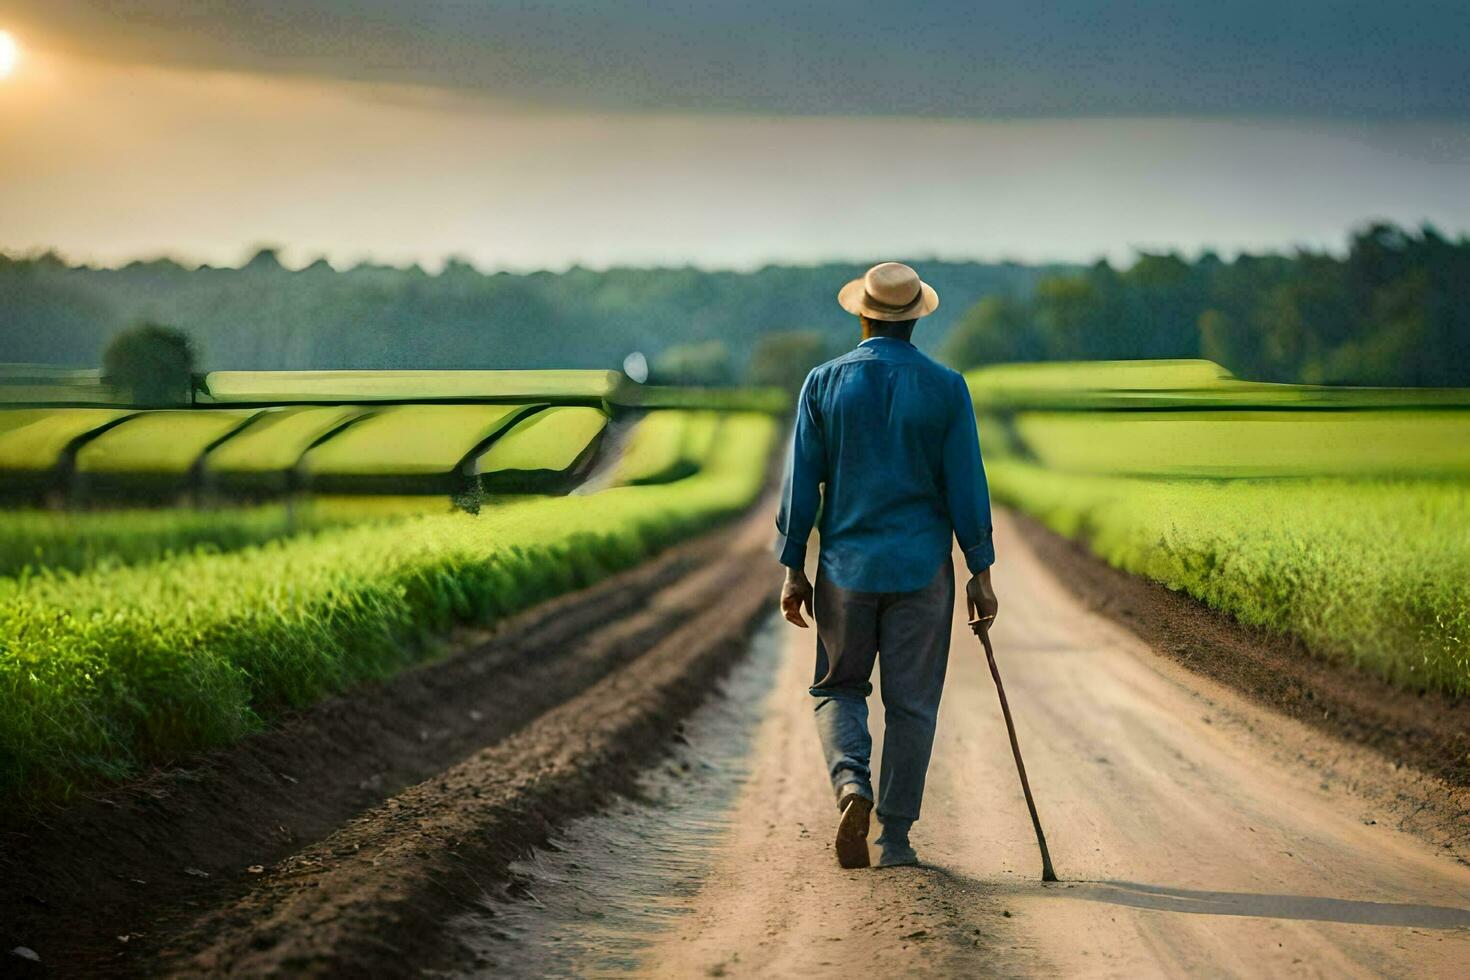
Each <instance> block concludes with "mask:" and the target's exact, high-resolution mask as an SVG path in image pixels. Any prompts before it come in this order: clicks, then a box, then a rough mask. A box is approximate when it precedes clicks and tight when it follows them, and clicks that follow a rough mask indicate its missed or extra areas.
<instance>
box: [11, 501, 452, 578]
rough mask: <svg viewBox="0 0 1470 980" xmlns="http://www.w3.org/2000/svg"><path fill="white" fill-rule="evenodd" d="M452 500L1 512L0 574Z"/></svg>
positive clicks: (236, 539)
mask: <svg viewBox="0 0 1470 980" xmlns="http://www.w3.org/2000/svg"><path fill="white" fill-rule="evenodd" d="M450 510H451V507H450V504H449V499H448V498H447V497H442V496H441V497H434V496H414V497H407V496H397V497H393V496H371V497H310V498H304V499H301V500H297V501H292V502H290V503H269V504H257V505H252V506H245V507H217V508H201V509H195V508H188V507H164V508H159V507H154V508H147V507H142V508H136V509H125V510H99V511H61V510H6V511H3V512H0V531H3V533H0V577H19V576H23V575H24V576H38V575H60V574H64V573H67V572H79V571H85V570H87V569H93V568H95V569H99V570H101V569H106V568H116V567H121V566H125V565H141V564H144V563H147V562H152V561H158V560H160V559H163V558H170V557H174V556H182V555H186V554H191V553H209V552H222V551H238V550H240V549H241V548H247V547H250V546H252V545H258V544H264V543H265V542H267V541H274V540H275V539H277V538H284V537H289V536H291V535H297V534H310V533H313V532H316V531H321V530H325V529H328V528H336V527H342V526H343V525H346V524H358V523H362V522H364V521H372V520H393V519H397V518H401V517H405V516H412V515H417V514H427V513H440V512H442V513H448V512H449V511H450Z"/></svg>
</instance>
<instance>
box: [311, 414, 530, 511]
mask: <svg viewBox="0 0 1470 980" xmlns="http://www.w3.org/2000/svg"><path fill="white" fill-rule="evenodd" d="M542 407H543V406H539V405H395V406H392V407H390V408H385V409H383V410H382V411H381V412H378V413H377V414H375V415H373V416H372V417H371V418H367V419H364V420H362V421H361V422H358V423H356V424H354V425H352V426H350V427H348V428H347V429H345V430H343V431H342V432H340V433H338V434H337V435H336V436H334V437H333V438H331V439H328V440H327V441H326V442H324V443H322V444H321V445H320V446H317V447H316V448H315V449H312V450H311V451H310V452H308V453H306V455H305V456H304V457H302V460H301V466H302V469H303V470H304V472H305V475H306V478H307V480H308V481H309V482H310V484H311V485H312V486H313V487H317V488H325V489H335V488H341V489H343V490H345V491H350V490H353V489H355V488H358V487H363V488H370V487H376V486H380V485H388V484H393V483H400V484H404V485H406V486H408V487H409V488H410V489H412V488H413V487H412V484H413V483H415V482H417V483H419V484H421V485H422V486H423V487H424V489H425V490H429V491H432V490H445V489H453V488H452V487H449V486H448V484H449V483H450V482H452V481H453V479H454V478H455V477H456V476H458V475H460V474H461V473H462V470H463V468H464V467H465V465H466V464H468V463H472V462H473V460H474V459H475V458H477V457H478V456H479V455H480V453H481V452H483V450H484V448H485V447H486V446H487V445H488V443H489V441H490V440H492V439H494V438H495V437H497V436H499V435H501V434H502V433H503V432H505V431H506V430H508V429H509V428H510V427H511V426H512V425H514V424H516V422H517V421H519V420H520V419H522V418H523V417H525V416H526V415H527V414H528V413H530V412H532V411H535V410H537V409H539V408H542ZM415 478H417V480H416V479H415Z"/></svg>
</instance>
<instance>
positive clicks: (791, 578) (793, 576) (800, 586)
mask: <svg viewBox="0 0 1470 980" xmlns="http://www.w3.org/2000/svg"><path fill="white" fill-rule="evenodd" d="M802 606H806V612H807V615H808V616H811V617H812V618H813V619H815V618H816V615H815V614H814V613H813V612H812V583H811V582H809V581H807V577H806V572H804V571H802V570H801V569H799V568H789V567H788V568H787V569H786V584H785V585H783V586H781V615H783V616H785V617H786V622H788V623H790V624H792V625H793V626H800V627H801V628H802V629H806V620H804V619H802V618H801V607H802Z"/></svg>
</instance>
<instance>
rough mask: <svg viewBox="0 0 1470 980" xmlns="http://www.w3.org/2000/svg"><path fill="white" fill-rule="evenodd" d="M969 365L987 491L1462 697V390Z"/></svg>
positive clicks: (1467, 559) (1178, 583)
mask: <svg viewBox="0 0 1470 980" xmlns="http://www.w3.org/2000/svg"><path fill="white" fill-rule="evenodd" d="M1028 371H1034V374H1035V377H1034V378H1033V379H1028V378H1027V373H1028ZM970 382H971V387H972V389H973V390H974V391H975V395H976V402H977V406H978V409H977V410H978V412H979V413H980V421H981V440H982V443H983V445H984V448H985V451H986V463H987V471H988V474H989V476H990V483H991V488H992V491H993V492H994V494H995V497H996V499H998V500H1000V501H1003V502H1005V503H1007V504H1010V505H1012V506H1015V507H1017V508H1019V509H1021V510H1024V511H1026V512H1028V513H1030V514H1032V515H1034V516H1036V517H1038V518H1039V519H1041V520H1042V521H1043V522H1045V523H1046V524H1047V525H1048V526H1049V527H1051V528H1052V529H1053V530H1055V531H1058V532H1059V533H1061V534H1064V535H1067V536H1069V537H1072V538H1075V539H1078V540H1080V541H1083V542H1085V543H1086V544H1087V545H1088V546H1089V547H1090V548H1091V549H1092V550H1093V551H1094V552H1095V553H1096V554H1097V555H1098V556H1099V557H1101V558H1103V559H1104V560H1106V561H1107V562H1109V563H1110V564H1112V565H1114V566H1116V567H1118V568H1122V569H1125V570H1127V571H1129V572H1133V573H1136V574H1139V575H1143V576H1146V577H1148V578H1151V579H1154V580H1156V581H1158V582H1160V583H1162V584H1164V585H1166V586H1168V587H1169V588H1171V589H1175V590H1179V591H1184V592H1186V593H1188V594H1189V595H1191V596H1194V597H1195V598H1197V599H1199V600H1201V601H1202V602H1205V603H1207V604H1208V605H1210V606H1212V607H1214V608H1216V609H1219V610H1221V611H1223V612H1226V613H1228V614H1230V615H1231V616H1233V617H1235V618H1236V619H1237V620H1239V621H1240V622H1242V623H1246V624H1248V625H1251V626H1258V627H1262V628H1265V629H1268V630H1271V631H1274V632H1277V633H1282V634H1288V635H1292V636H1296V637H1299V638H1300V639H1301V640H1303V641H1304V642H1305V643H1306V645H1307V646H1308V647H1309V648H1310V649H1311V650H1312V651H1313V652H1314V653H1317V654H1319V655H1322V656H1325V657H1329V658H1336V659H1340V660H1343V661H1346V662H1349V663H1352V664H1354V665H1356V666H1358V667H1361V668H1363V669H1365V670H1369V671H1372V672H1374V673H1376V674H1378V675H1380V676H1382V677H1384V678H1386V679H1388V680H1389V681H1392V682H1393V683H1396V684H1400V685H1403V686H1406V687H1410V688H1417V689H1426V690H1437V691H1441V692H1444V693H1447V694H1450V695H1452V696H1456V697H1461V696H1465V695H1470V407H1466V406H1470V392H1465V391H1444V390H1442V391H1438V392H1423V391H1416V390H1408V389H1403V390H1393V389H1323V388H1301V387H1296V386H1287V385H1252V384H1251V383H1249V382H1239V381H1236V380H1235V379H1233V378H1231V377H1230V376H1229V374H1228V372H1225V371H1224V370H1223V369H1221V368H1219V366H1218V365H1213V364H1210V363H1208V362H1182V363H1157V362H1155V363H1151V364H1150V363H1141V362H1136V363H1127V362H1121V363H1094V364H1081V363H1073V364H1065V365H1054V366H1045V367H1038V368H1035V369H1028V368H1011V367H1007V368H997V369H994V370H991V371H978V372H974V373H972V374H971V375H970ZM1032 382H1034V383H1032ZM1416 403H1424V404H1427V405H1429V406H1432V407H1413V406H1414V405H1415V404H1416ZM1186 405H1192V406H1193V408H1192V409H1191V410H1182V409H1183V407H1184V406H1186ZM1456 406H1459V407H1456ZM1160 407H1162V408H1164V409H1165V410H1162V411H1160V410H1157V409H1158V408H1160ZM1239 407H1249V408H1250V410H1245V411H1237V410H1235V409H1236V408H1239Z"/></svg>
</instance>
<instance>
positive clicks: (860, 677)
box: [811, 556, 954, 826]
mask: <svg viewBox="0 0 1470 980" xmlns="http://www.w3.org/2000/svg"><path fill="white" fill-rule="evenodd" d="M813 608H814V611H815V613H816V619H817V669H816V678H815V682H814V683H813V684H812V687H811V694H812V696H813V697H814V698H816V699H817V702H816V716H817V733H818V735H820V737H821V740H822V752H823V754H824V755H825V756H826V758H827V771H828V773H829V774H830V775H831V777H832V790H833V792H834V793H836V794H837V796H838V798H839V799H841V797H842V795H843V793H844V792H846V791H848V787H853V788H854V789H855V790H856V791H857V792H859V793H861V794H862V795H864V796H866V797H867V798H868V799H870V800H871V799H874V796H873V786H872V771H871V768H870V766H869V758H870V756H871V755H872V751H873V739H872V736H871V735H870V734H869V732H868V695H869V694H871V693H872V692H873V684H872V682H871V681H870V680H869V678H870V677H871V676H872V673H873V664H874V662H875V661H877V659H878V658H879V657H880V656H881V657H882V658H883V669H882V671H881V677H880V681H881V684H882V690H881V692H880V693H881V695H882V700H883V729H884V735H883V765H882V768H881V770H880V772H879V782H878V795H877V797H876V802H877V804H878V817H879V819H881V820H883V822H884V824H885V826H886V825H888V824H890V823H894V824H901V825H906V824H908V823H911V822H913V821H914V820H917V819H918V818H919V805H920V803H922V802H923V799H924V777H925V775H926V774H927V773H928V770H929V754H930V751H931V750H932V748H933V746H934V723H935V719H936V717H937V716H938V714H939V696H940V694H941V693H942V692H943V690H944V671H945V668H946V666H948V663H949V633H950V626H951V623H952V620H953V616H954V566H953V565H952V564H951V563H950V559H949V557H948V556H946V557H945V559H944V563H943V565H942V566H941V567H940V568H939V569H938V571H936V572H935V573H934V578H933V579H932V580H931V581H930V582H929V584H928V585H926V586H924V588H922V589H918V590H916V591H914V592H850V591H848V590H847V589H843V588H840V587H839V586H837V585H834V584H833V583H832V582H831V581H829V580H828V579H827V578H826V577H825V576H824V575H822V573H821V572H820V571H819V572H818V573H817V581H816V585H815V596H814V597H813Z"/></svg>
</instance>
